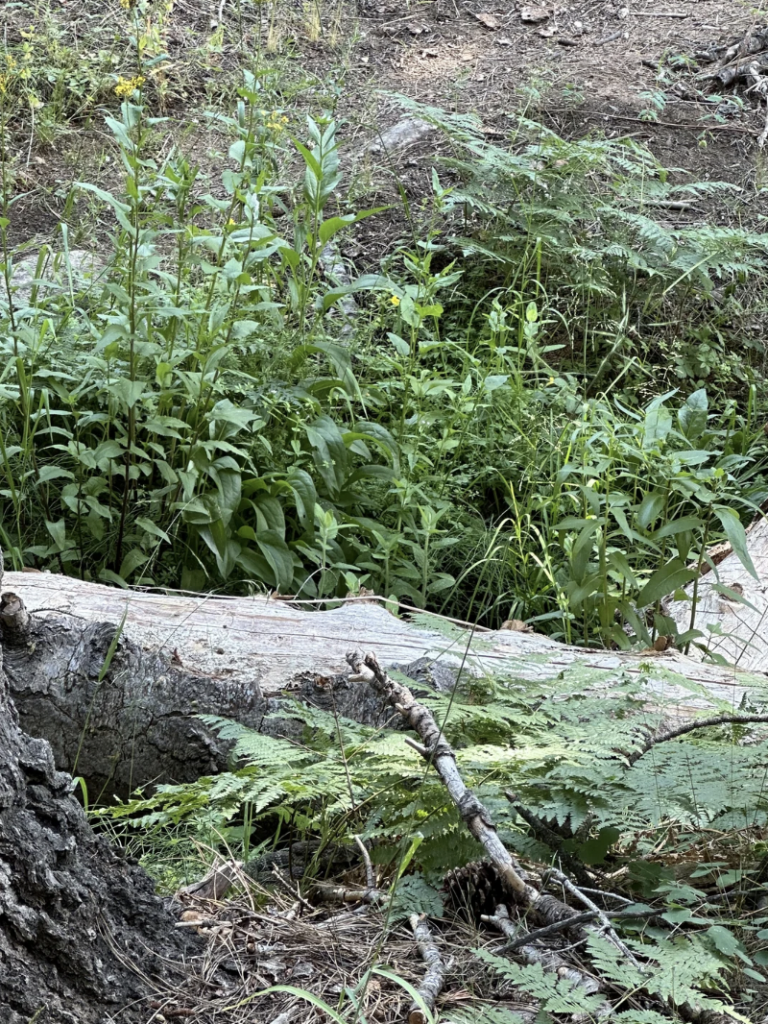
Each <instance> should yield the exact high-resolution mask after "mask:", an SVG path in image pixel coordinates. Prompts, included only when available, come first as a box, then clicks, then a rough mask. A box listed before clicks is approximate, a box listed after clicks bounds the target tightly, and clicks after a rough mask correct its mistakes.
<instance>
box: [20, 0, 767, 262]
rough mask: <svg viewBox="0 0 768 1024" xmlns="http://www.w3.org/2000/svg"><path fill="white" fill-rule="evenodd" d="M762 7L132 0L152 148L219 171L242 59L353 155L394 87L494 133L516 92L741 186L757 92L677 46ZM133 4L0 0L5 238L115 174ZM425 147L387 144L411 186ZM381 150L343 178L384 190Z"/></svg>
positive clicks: (413, 191) (48, 224) (696, 173)
mask: <svg viewBox="0 0 768 1024" xmlns="http://www.w3.org/2000/svg"><path fill="white" fill-rule="evenodd" d="M126 5H127V0H126ZM766 9H768V4H766V2H765V0H760V2H759V3H752V4H749V3H746V2H742V0H679V2H676V3H670V2H668V0H575V2H572V3H563V4H557V3H556V4H554V5H552V4H548V3H498V2H496V3H494V2H493V0H464V2H461V3H458V2H456V0H431V2H424V3H418V4H409V5H407V6H403V5H402V4H400V3H396V2H391V0H380V2H376V0H358V2H357V4H353V3H349V2H348V0H303V2H298V0H294V2H286V0H274V2H273V3H262V4H256V3H252V2H250V0H202V2H199V3H191V2H187V0H175V2H174V0H164V2H163V3H153V4H150V5H149V7H147V12H148V13H147V15H146V20H145V21H144V22H142V23H143V24H144V25H145V27H146V36H145V39H146V41H147V44H146V45H147V55H148V56H149V57H150V58H151V57H152V56H160V55H161V54H163V53H166V54H167V55H168V56H169V58H170V61H166V62H162V63H161V68H162V70H161V71H159V72H153V73H152V75H151V86H152V89H153V91H154V92H155V97H154V99H155V102H154V104H153V106H154V107H155V111H154V112H155V113H157V114H158V115H160V116H162V117H164V118H166V119H167V120H165V121H164V122H163V123H162V124H161V126H160V127H159V131H161V132H162V133H163V136H164V137H163V140H162V143H161V144H160V147H159V148H160V152H161V155H162V152H163V151H165V152H167V151H168V150H169V149H170V147H171V146H173V145H175V144H177V143H180V142H182V143H183V148H184V150H185V152H187V153H190V154H191V155H192V156H191V158H192V159H194V160H195V161H197V162H198V163H199V165H200V166H201V168H202V169H203V170H210V171H211V172H213V173H214V174H215V172H216V169H217V167H218V166H219V165H220V161H221V157H222V153H221V147H222V133H221V126H220V125H219V124H217V122H216V120H215V118H211V117H206V114H210V113H211V112H212V111H217V110H218V111H221V112H224V111H227V112H231V109H232V108H233V106H234V102H235V94H236V90H237V88H238V87H239V85H240V84H241V76H242V69H243V67H250V68H253V67H254V65H255V64H258V66H259V67H260V68H261V69H262V71H264V72H266V73H265V75H264V77H263V78H262V79H261V81H262V83H263V92H264V95H265V103H266V102H267V101H268V100H271V102H273V103H275V104H277V103H280V106H281V108H289V110H290V112H291V113H295V112H297V111H298V110H301V109H303V108H306V109H313V110H315V112H317V110H318V108H323V107H325V108H326V109H332V110H333V111H334V113H335V114H336V116H337V117H338V118H339V119H341V121H342V122H343V130H342V132H341V137H342V139H343V140H344V146H345V149H346V151H347V152H352V153H356V154H357V155H358V157H360V156H362V155H363V154H366V153H367V147H368V146H370V145H371V144H372V143H373V144H375V142H376V138H377V136H378V135H380V134H381V133H383V132H385V131H386V130H387V129H388V128H390V127H392V126H393V125H395V124H396V123H398V122H399V121H401V120H402V119H403V116H404V115H403V110H402V106H401V104H400V103H399V102H398V100H397V98H396V97H397V95H398V94H399V95H404V96H407V97H409V98H410V99H412V100H416V101H417V102H419V103H422V104H427V105H431V106H434V107H438V108H441V109H444V110H447V111H450V112H460V113H467V112H471V113H475V114H477V115H479V116H480V117H481V118H482V122H483V125H484V126H485V128H486V130H487V132H488V134H489V136H490V137H492V138H497V137H503V136H504V135H505V134H506V133H507V132H508V131H509V130H510V124H511V122H510V117H511V116H513V114H514V113H515V112H519V111H520V110H521V109H523V110H524V111H525V113H526V114H527V115H528V116H530V117H531V118H533V119H536V120H538V121H540V122H541V123H543V124H544V125H546V126H547V127H550V128H551V129H553V130H554V131H556V132H558V133H559V134H561V135H563V136H565V137H567V138H575V137H581V136H583V135H584V134H586V133H589V132H594V131H597V132H600V133H601V134H603V135H604V136H605V137H608V138H619V137H624V138H626V137H628V136H629V137H632V138H634V139H636V140H638V141H639V142H642V143H644V144H646V145H647V146H648V147H649V148H650V150H651V151H652V152H653V153H654V154H655V155H656V156H657V158H658V159H659V160H660V162H661V163H662V164H663V165H664V166H666V167H668V168H674V169H679V173H680V174H681V176H686V175H691V176H692V177H693V178H694V179H695V180H698V181H705V180H719V181H728V182H731V183H734V184H737V185H739V186H742V187H743V186H749V185H750V184H752V185H754V184H755V183H757V184H758V185H759V184H760V183H761V182H762V179H763V176H764V174H765V161H764V157H763V153H762V151H761V150H759V149H758V148H757V147H756V146H755V140H756V138H757V137H758V136H759V134H760V132H761V130H762V128H763V126H764V124H765V111H764V106H763V105H762V101H761V100H760V98H759V97H756V98H749V97H746V98H745V99H740V100H737V101H736V102H735V103H734V102H733V101H732V100H730V99H729V98H728V97H726V96H725V95H721V94H718V93H716V91H714V90H713V89H712V88H711V86H709V84H708V83H707V82H706V81H702V80H701V79H700V77H697V76H696V75H694V74H693V73H691V72H690V71H689V70H688V65H689V62H690V59H691V58H692V57H693V55H694V54H697V53H701V52H702V51H705V50H707V49H708V48H709V47H712V46H713V45H718V44H726V43H731V42H733V41H734V40H735V39H737V38H739V37H740V36H742V35H743V34H744V33H745V32H746V31H747V30H748V29H749V28H750V27H751V26H755V25H759V24H761V23H762V21H764V14H765V12H766ZM130 17H131V12H130V11H126V10H125V5H121V4H120V3H119V2H118V0H114V2H111V3H106V4H105V3H103V2H101V0H54V2H52V3H50V4H49V5H42V4H41V3H40V2H39V0H26V2H19V3H15V4H12V5H8V6H7V7H6V9H5V11H4V12H3V33H4V39H5V42H6V44H7V45H8V44H13V45H18V44H21V46H22V48H23V49H24V51H25V52H26V53H27V54H28V56H27V71H26V74H27V79H26V81H27V85H26V93H27V96H26V99H27V100H28V101H29V102H27V103H26V104H24V103H22V104H20V105H19V107H18V109H17V110H16V111H15V113H16V123H15V132H14V136H15V142H16V145H17V147H18V149H19V151H20V154H21V156H20V159H19V166H18V171H17V178H16V190H17V192H18V193H20V194H19V195H18V197H17V201H16V203H15V205H14V207H13V211H12V232H13V238H14V240H15V241H17V242H19V243H25V242H28V243H31V245H32V247H35V246H36V245H37V244H39V243H41V242H43V241H47V240H49V236H50V234H51V232H52V231H53V230H54V229H55V227H56V225H57V224H58V223H59V220H60V219H61V217H62V216H63V215H64V212H65V208H66V207H67V202H68V197H69V196H70V189H71V186H72V184H73V183H74V182H76V181H78V180H88V181H91V182H98V183H100V184H102V185H103V186H104V187H109V186H110V185H112V184H114V178H115V169H116V167H117V165H116V163H115V162H114V156H113V152H114V151H113V149H112V146H111V144H110V140H109V138H108V137H107V135H106V134H105V132H104V129H103V127H102V118H101V116H100V113H99V111H102V110H103V107H104V106H105V105H106V106H109V105H111V106H112V107H114V106H115V105H116V103H117V100H116V98H115V96H114V92H113V88H114V83H115V79H116V75H122V76H124V77H130V76H131V75H133V74H135V73H136V72H135V68H136V61H135V54H134V53H133V50H132V48H131V44H130V41H129V35H130V33H129V31H128V26H129V19H130ZM142 17H143V16H142ZM703 70H704V72H706V70H707V69H706V67H705V68H704V69H703ZM54 81H56V83H57V84H56V85H55V86H52V85H51V83H53V82H54ZM62 84H63V87H62ZM46 93H47V95H46ZM41 98H42V99H43V100H45V101H46V103H45V106H44V108H43V111H42V112H41V114H40V115H39V116H38V117H37V119H36V117H35V106H36V104H37V102H39V100H40V99H41ZM434 147H435V141H434V137H425V138H422V139H420V140H418V141H416V142H415V143H414V144H413V145H411V146H408V147H405V148H402V149H399V150H398V152H397V154H395V153H390V154H389V159H390V160H391V159H394V160H395V161H396V163H397V180H398V183H399V187H401V188H403V189H405V191H406V193H407V194H408V196H409V197H410V198H412V199H423V197H424V196H425V195H427V194H428V192H429V186H428V182H429V177H430V173H431V166H432V157H433V154H434ZM386 162H387V159H386V158H383V157H382V156H381V154H380V152H379V153H376V154H373V155H371V154H370V153H367V155H366V156H365V157H364V158H362V159H358V160H357V161H356V164H355V170H354V174H353V175H352V176H350V175H349V174H348V175H347V182H348V187H349V188H350V189H352V190H353V191H354V192H356V193H357V194H358V196H361V195H363V194H364V195H365V196H366V198H371V197H372V194H373V193H376V198H377V199H380V198H386V193H387V192H391V191H392V189H391V175H389V174H388V175H386V178H387V179H389V182H390V187H389V188H388V187H387V183H386V182H385V181H382V175H381V174H380V173H378V172H379V171H380V170H381V169H382V168H381V166H380V165H381V164H383V163H386ZM391 169H393V168H389V170H391ZM374 183H375V184H374ZM78 205H79V207H80V209H81V216H80V217H79V218H76V219H75V220H76V223H77V225H78V226H79V229H80V234H81V235H82V237H89V236H90V235H91V234H92V231H93V229H94V227H96V228H98V225H95V224H94V223H93V222H92V220H89V218H88V216H87V213H86V212H85V210H84V209H83V204H82V203H79V204H78ZM384 223H385V221H384V220H383V219H382V218H376V226H375V227H374V226H373V224H372V223H371V222H368V224H367V225H364V226H363V231H362V232H361V235H360V236H359V244H351V243H348V244H347V248H348V253H347V255H349V256H350V257H351V258H352V259H355V258H357V259H360V260H362V261H363V262H365V263H376V262H378V261H379V260H380V258H381V257H382V255H384V254H385V253H386V251H387V250H388V249H389V247H390V245H391V244H392V243H393V241H394V239H395V237H397V236H398V235H399V233H400V228H401V227H402V225H401V224H400V225H398V226H397V228H396V229H395V230H394V232H393V231H388V230H385V229H384V227H383V225H384Z"/></svg>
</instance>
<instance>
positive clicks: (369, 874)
mask: <svg viewBox="0 0 768 1024" xmlns="http://www.w3.org/2000/svg"><path fill="white" fill-rule="evenodd" d="M355 842H356V843H357V846H358V848H359V850H360V856H361V857H362V858H363V864H365V884H366V886H367V887H368V888H369V889H375V888H376V875H375V873H374V870H373V864H372V863H371V855H370V853H368V847H367V846H366V845H365V843H364V842H363V840H362V839H361V838H360V836H355Z"/></svg>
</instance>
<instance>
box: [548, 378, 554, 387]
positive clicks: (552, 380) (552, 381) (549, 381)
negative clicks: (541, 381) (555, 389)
mask: <svg viewBox="0 0 768 1024" xmlns="http://www.w3.org/2000/svg"><path fill="white" fill-rule="evenodd" d="M554 383H555V378H554V377H550V378H549V380H548V381H547V384H548V385H549V384H554Z"/></svg>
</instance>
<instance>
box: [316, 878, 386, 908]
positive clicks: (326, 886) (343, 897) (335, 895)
mask: <svg viewBox="0 0 768 1024" xmlns="http://www.w3.org/2000/svg"><path fill="white" fill-rule="evenodd" d="M312 895H313V896H316V897H318V898H319V899H321V900H326V901H328V902H334V901H338V902H339V903H380V902H381V901H382V900H386V898H387V894H386V893H384V892H382V891H381V890H380V889H376V888H369V889H358V888H355V887H354V886H348V885H332V884H331V883H330V882H315V884H314V885H313V886H312Z"/></svg>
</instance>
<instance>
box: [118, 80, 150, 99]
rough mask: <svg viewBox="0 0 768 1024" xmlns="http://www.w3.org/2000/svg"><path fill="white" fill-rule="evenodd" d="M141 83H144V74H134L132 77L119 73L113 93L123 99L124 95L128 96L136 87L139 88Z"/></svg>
mask: <svg viewBox="0 0 768 1024" xmlns="http://www.w3.org/2000/svg"><path fill="white" fill-rule="evenodd" d="M142 85H144V75H135V76H134V77H133V78H123V76H122V75H121V76H120V77H119V78H118V80H117V85H116V86H115V95H116V96H119V97H120V99H125V97H126V96H130V95H131V94H132V93H134V92H135V91H136V90H137V89H140V88H141V87H142Z"/></svg>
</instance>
